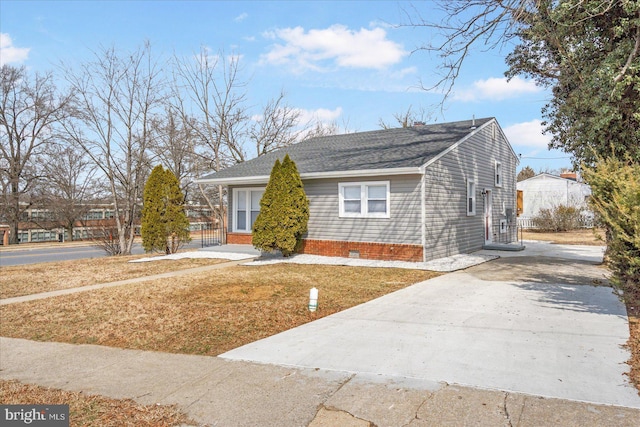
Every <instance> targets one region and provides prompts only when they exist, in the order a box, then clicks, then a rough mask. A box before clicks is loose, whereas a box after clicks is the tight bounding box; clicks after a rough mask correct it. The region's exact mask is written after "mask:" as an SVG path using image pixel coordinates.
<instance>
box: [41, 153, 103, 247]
mask: <svg viewBox="0 0 640 427" xmlns="http://www.w3.org/2000/svg"><path fill="white" fill-rule="evenodd" d="M43 160H44V161H43V173H44V176H45V177H46V181H47V185H46V186H43V189H42V198H41V202H40V203H42V208H43V209H47V210H48V211H49V213H50V215H51V220H52V222H51V223H50V224H49V227H48V228H64V229H65V230H67V233H68V234H69V238H70V239H71V240H73V227H74V226H75V224H76V223H77V222H78V221H79V220H81V218H82V216H83V215H85V214H86V213H87V212H89V210H90V209H91V207H92V205H91V202H92V201H93V200H95V197H96V194H97V191H98V188H97V186H96V170H97V166H96V165H95V164H93V162H91V160H90V159H89V157H88V155H87V154H86V153H85V152H84V151H83V150H82V148H80V147H78V146H74V145H73V144H69V145H62V144H57V145H54V146H51V147H49V149H48V150H47V153H46V157H45V158H44V159H43ZM45 228H46V227H45Z"/></svg>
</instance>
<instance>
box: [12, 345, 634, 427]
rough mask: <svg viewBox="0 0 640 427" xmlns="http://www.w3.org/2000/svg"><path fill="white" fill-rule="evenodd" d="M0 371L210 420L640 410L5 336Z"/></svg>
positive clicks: (484, 418)
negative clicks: (170, 407)
mask: <svg viewBox="0 0 640 427" xmlns="http://www.w3.org/2000/svg"><path fill="white" fill-rule="evenodd" d="M0 350H1V353H2V357H1V358H0V378H1V379H16V380H19V381H21V382H24V383H31V384H39V385H43V386H47V387H54V388H58V389H63V390H69V391H82V392H83V393H86V394H98V395H103V396H107V397H111V398H116V399H121V398H131V399H134V400H136V401H137V402H139V403H142V404H177V405H178V407H179V408H180V409H181V410H182V411H184V412H185V413H186V414H187V415H188V416H189V417H190V418H191V419H193V420H194V421H195V423H196V425H208V426H229V427H233V426H264V427H270V426H274V427H281V426H287V427H288V426H311V427H335V426H341V427H373V426H378V427H383V426H410V427H426V426H436V425H438V426H440V425H451V426H465V425H469V426H470V425H473V426H492V427H493V426H542V425H562V426H563V427H572V426H575V427H584V426H612V425H615V426H617V427H625V426H629V427H632V426H633V427H637V425H638V420H640V410H637V409H631V408H624V407H616V406H605V405H594V404H587V403H581V402H575V401H567V400H558V399H545V398H540V397H536V396H530V395H525V394H519V393H509V392H504V391H497V390H494V391H492V390H483V389H477V388H470V387H463V386H459V385H449V384H446V383H434V382H431V381H426V380H419V379H410V378H402V377H388V376H384V375H365V374H352V373H348V372H337V371H328V370H324V369H297V368H290V367H281V366H274V365H261V364H254V363H249V362H237V361H228V360H224V359H221V358H216V357H204V356H189V355H178V354H166V353H154V352H145V351H137V350H122V349H116V348H109V347H101V346H93V345H72V344H60V343H41V342H34V341H27V340H20V339H10V338H0Z"/></svg>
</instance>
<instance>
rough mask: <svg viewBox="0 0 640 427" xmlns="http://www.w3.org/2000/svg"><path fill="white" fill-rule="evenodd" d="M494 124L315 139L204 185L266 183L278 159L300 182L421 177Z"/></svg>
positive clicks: (229, 171)
mask: <svg viewBox="0 0 640 427" xmlns="http://www.w3.org/2000/svg"><path fill="white" fill-rule="evenodd" d="M491 120H493V118H491V117H490V118H483V119H475V120H473V121H472V120H465V121H459V122H451V123H440V124H432V125H424V126H414V127H410V128H397V129H383V130H376V131H370V132H358V133H349V134H343V135H330V136H324V137H317V138H311V139H308V140H305V141H302V142H300V143H298V144H294V145H291V146H288V147H285V148H282V149H279V150H276V151H273V152H271V153H268V154H265V155H263V156H260V157H257V158H255V159H252V160H248V161H246V162H243V163H238V164H236V165H234V166H230V167H228V168H226V169H223V170H221V171H219V172H215V173H212V174H209V175H206V176H204V177H202V178H201V179H199V180H198V182H200V183H210V184H227V183H236V184H242V183H260V182H264V183H266V182H267V181H268V179H269V175H270V173H271V169H272V168H273V164H274V163H275V161H276V159H280V160H282V159H283V158H284V156H285V155H286V154H289V157H291V159H292V160H293V161H294V162H295V163H296V166H297V167H298V171H299V172H300V175H301V177H302V178H303V179H304V178H313V177H317V178H320V177H323V176H327V177H328V176H338V175H341V174H342V175H344V176H358V175H360V176H362V175H373V174H381V173H382V172H386V173H389V174H396V173H410V172H411V171H413V173H417V172H418V168H420V167H422V166H424V165H425V164H427V163H428V162H429V161H431V160H433V159H434V158H436V157H438V156H439V155H441V154H442V153H444V152H445V151H446V150H447V149H449V148H451V147H452V146H454V145H455V144H456V143H457V142H459V141H461V140H462V139H464V138H465V137H466V136H468V135H470V134H471V133H473V132H475V131H476V130H477V129H478V128H480V127H482V126H483V125H485V124H486V123H488V122H490V121H491Z"/></svg>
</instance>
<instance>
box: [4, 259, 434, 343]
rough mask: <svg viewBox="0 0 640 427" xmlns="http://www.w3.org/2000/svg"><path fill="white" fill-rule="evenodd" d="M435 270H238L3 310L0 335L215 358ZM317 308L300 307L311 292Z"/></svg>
mask: <svg viewBox="0 0 640 427" xmlns="http://www.w3.org/2000/svg"><path fill="white" fill-rule="evenodd" d="M436 275H437V273H433V272H426V271H416V270H402V269H380V268H364V267H336V266H320V265H306V266H305V265H292V264H276V265H269V266H260V267H248V266H236V267H229V268H225V269H220V270H215V271H211V272H206V273H197V274H190V275H187V276H181V277H176V278H172V279H171V280H170V281H166V280H157V281H151V282H144V283H139V284H133V285H125V286H119V287H116V288H109V289H101V290H97V291H91V292H85V293H81V294H72V295H67V296H62V297H57V298H48V299H45V300H39V301H31V302H25V303H20V304H11V305H7V306H4V307H2V313H1V317H2V318H1V320H2V321H1V322H0V335H2V336H8V337H16V338H26V339H32V340H40V341H58V342H68V343H87V344H100V345H107V346H113V347H121V348H132V349H140V350H155V351H164V352H171V353H189V354H202V355H211V356H214V355H218V354H220V353H223V352H225V351H228V350H231V349H233V348H236V347H238V346H240V345H243V344H247V343H249V342H253V341H255V340H257V339H260V338H264V337H267V336H270V335H274V334H276V333H278V332H282V331H285V330H287V329H290V328H292V327H295V326H298V325H301V324H303V323H306V322H309V321H311V320H314V319H316V318H319V317H323V316H327V315H329V314H332V313H336V312H338V311H342V310H345V309H347V308H349V307H352V306H355V305H357V304H361V303H363V302H366V301H369V300H371V299H374V298H377V297H379V296H382V295H384V294H387V293H389V292H392V291H395V290H398V289H400V288H403V287H406V286H408V285H410V284H413V283H416V282H419V281H422V280H426V279H428V278H431V277H434V276H436ZM314 286H315V287H316V288H318V289H319V291H320V298H319V309H318V311H317V312H315V313H310V312H309V311H308V310H307V304H308V298H309V289H310V288H312V287H314Z"/></svg>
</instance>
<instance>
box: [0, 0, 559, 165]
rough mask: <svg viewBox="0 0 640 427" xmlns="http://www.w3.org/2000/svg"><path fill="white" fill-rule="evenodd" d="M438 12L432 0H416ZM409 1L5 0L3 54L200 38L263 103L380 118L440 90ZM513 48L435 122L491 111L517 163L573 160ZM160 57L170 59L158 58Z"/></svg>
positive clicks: (15, 60) (484, 68) (40, 67)
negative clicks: (553, 139)
mask: <svg viewBox="0 0 640 427" xmlns="http://www.w3.org/2000/svg"><path fill="white" fill-rule="evenodd" d="M414 5H415V7H416V9H417V10H419V11H420V13H421V15H422V16H425V17H429V18H430V19H435V18H437V16H438V15H437V14H438V12H437V11H436V10H435V8H434V5H433V3H432V2H429V1H426V2H415V3H414ZM410 7H411V3H409V2H395V1H393V2H387V1H367V2H361V1H342V2H329V1H287V2H276V1H272V2H267V1H260V2H252V1H234V2H228V1H204V0H202V1H151V0H148V1H55V0H54V1H29V0H27V1H17V0H1V1H0V33H2V36H1V39H0V63H2V64H11V65H16V66H18V65H25V66H27V67H28V68H29V69H31V70H34V71H51V70H52V71H55V70H56V66H57V65H58V64H59V63H60V62H65V63H68V64H74V63H77V62H80V61H82V60H83V59H86V58H90V57H91V56H92V53H91V52H92V50H93V51H96V50H99V49H100V47H101V46H102V47H112V46H113V47H115V48H116V49H118V50H119V51H127V50H133V49H136V48H138V47H140V46H141V45H142V44H143V43H144V42H145V41H147V40H148V41H149V42H150V43H151V46H152V50H153V52H154V55H156V56H157V57H160V58H164V60H168V59H170V58H171V57H172V56H173V55H174V54H175V55H178V56H189V55H193V54H196V53H197V52H199V51H200V49H201V48H202V47H206V48H208V49H211V50H212V51H213V52H218V51H224V52H225V53H226V54H235V55H240V57H241V60H240V64H241V66H242V70H243V75H244V77H245V78H246V79H248V80H249V81H250V83H249V86H248V100H249V103H250V104H251V105H256V106H259V105H261V104H264V103H265V102H266V101H267V100H268V99H270V98H273V97H276V96H277V95H278V94H279V93H280V91H281V90H284V91H285V93H286V98H287V103H288V105H290V106H291V107H295V108H298V109H300V111H301V112H302V114H303V117H305V118H317V119H319V120H323V121H326V122H332V121H335V122H336V123H337V124H338V125H339V126H341V127H346V128H347V129H348V130H349V131H368V130H375V129H379V128H380V126H379V121H380V119H382V120H384V121H385V122H387V123H393V122H394V119H393V115H394V114H397V113H402V112H405V111H406V110H407V109H408V108H409V107H411V108H412V109H413V110H414V111H419V110H420V109H424V110H427V111H428V110H430V109H431V108H432V106H433V105H435V104H437V103H438V102H439V101H440V100H441V95H440V94H437V93H429V92H426V91H424V90H421V89H419V88H418V86H419V84H420V82H423V83H424V84H425V86H426V85H429V84H430V83H434V82H435V81H436V77H435V76H436V73H437V72H438V68H437V67H438V65H439V61H440V58H438V57H437V56H436V55H429V54H427V53H424V52H414V53H412V51H414V50H415V49H416V48H417V47H418V46H420V45H421V44H422V43H424V42H426V41H429V40H430V39H431V38H432V37H437V35H435V34H433V33H431V32H430V31H429V30H427V29H425V28H398V27H396V26H394V25H392V24H396V23H399V22H406V17H405V15H404V12H403V10H409V8H410ZM507 53H508V51H507V50H505V49H503V50H502V51H501V50H499V49H496V50H492V51H488V52H481V51H476V52H472V53H471V56H470V57H469V60H468V62H467V63H466V64H465V66H464V68H463V70H462V73H461V75H460V77H459V79H458V81H457V82H456V85H455V86H454V92H453V94H452V96H451V97H450V100H449V101H448V102H447V103H446V105H445V109H444V110H443V111H441V110H439V109H438V110H435V112H434V114H433V115H432V116H431V117H430V118H428V121H429V122H434V121H438V122H443V121H455V120H464V119H470V118H471V117H472V116H474V115H475V117H478V118H480V117H488V116H494V117H496V118H497V119H498V122H499V123H500V125H501V126H502V128H503V129H504V131H505V133H506V135H507V137H508V138H509V140H510V142H511V144H512V145H513V147H514V150H515V152H516V153H518V154H521V155H522V159H521V163H520V166H519V168H518V170H519V169H520V168H522V167H524V166H527V165H528V166H531V167H533V168H534V169H535V170H536V171H539V170H545V169H549V170H557V169H559V168H561V167H569V166H570V159H569V156H568V155H567V154H566V153H563V152H560V151H555V150H554V151H549V150H547V148H546V147H547V143H548V141H549V137H548V136H545V135H542V133H541V128H540V121H541V113H540V109H541V107H542V106H543V105H544V104H545V102H546V100H547V99H548V97H549V94H548V92H547V91H545V90H543V89H542V88H538V87H536V86H535V85H534V84H533V83H532V82H530V81H526V80H524V79H520V78H517V79H514V80H512V81H511V82H509V83H507V82H506V80H505V79H504V77H503V73H504V71H505V69H506V66H505V64H504V57H505V55H506V54H507ZM161 61H162V60H161Z"/></svg>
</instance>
